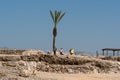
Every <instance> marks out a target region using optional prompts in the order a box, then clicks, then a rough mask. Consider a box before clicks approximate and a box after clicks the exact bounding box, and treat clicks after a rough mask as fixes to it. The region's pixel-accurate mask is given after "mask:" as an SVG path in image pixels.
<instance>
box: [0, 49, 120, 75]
mask: <svg viewBox="0 0 120 80" xmlns="http://www.w3.org/2000/svg"><path fill="white" fill-rule="evenodd" d="M7 52H8V53H7ZM15 52H17V51H16V50H15ZM15 52H14V51H13V52H12V50H10V52H9V51H5V54H4V53H2V54H0V69H1V70H0V75H1V74H5V75H6V73H10V74H13V75H17V76H22V77H29V76H30V75H33V74H36V72H37V71H38V72H39V71H43V72H55V73H120V62H118V61H115V62H114V61H108V60H102V59H97V58H94V57H92V56H75V55H58V56H55V55H48V54H46V53H44V52H43V51H39V50H25V51H21V50H20V51H18V52H19V53H15ZM20 52H21V53H20ZM9 53H10V55H8V54H9ZM12 53H13V54H12ZM3 54H4V55H3ZM11 54H12V55H11ZM16 54H17V55H16ZM18 54H19V55H18Z"/></svg>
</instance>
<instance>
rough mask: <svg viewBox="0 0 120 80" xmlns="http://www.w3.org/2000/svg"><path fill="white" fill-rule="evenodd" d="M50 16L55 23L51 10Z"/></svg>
mask: <svg viewBox="0 0 120 80" xmlns="http://www.w3.org/2000/svg"><path fill="white" fill-rule="evenodd" d="M50 15H51V17H52V20H53V22H55V18H54V15H53V13H52V11H51V10H50Z"/></svg>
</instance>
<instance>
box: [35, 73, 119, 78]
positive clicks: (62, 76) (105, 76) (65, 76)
mask: <svg viewBox="0 0 120 80" xmlns="http://www.w3.org/2000/svg"><path fill="white" fill-rule="evenodd" d="M36 76H37V77H41V78H48V79H49V78H50V79H53V80H120V74H56V73H47V72H39V73H38V75H36Z"/></svg>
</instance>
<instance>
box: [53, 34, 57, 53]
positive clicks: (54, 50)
mask: <svg viewBox="0 0 120 80" xmlns="http://www.w3.org/2000/svg"><path fill="white" fill-rule="evenodd" d="M55 41H56V40H55V36H53V52H54V55H56V46H55Z"/></svg>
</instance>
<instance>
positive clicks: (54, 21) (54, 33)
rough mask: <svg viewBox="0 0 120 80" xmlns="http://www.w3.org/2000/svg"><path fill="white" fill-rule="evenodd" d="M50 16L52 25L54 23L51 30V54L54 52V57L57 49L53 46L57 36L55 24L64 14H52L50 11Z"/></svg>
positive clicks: (58, 12)
mask: <svg viewBox="0 0 120 80" xmlns="http://www.w3.org/2000/svg"><path fill="white" fill-rule="evenodd" d="M50 15H51V17H52V20H53V23H54V28H53V52H54V55H56V49H57V48H56V46H55V42H56V36H57V24H58V22H59V21H60V20H61V19H62V17H63V16H64V15H65V13H61V11H57V10H55V12H54V13H53V12H52V11H51V10H50Z"/></svg>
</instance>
